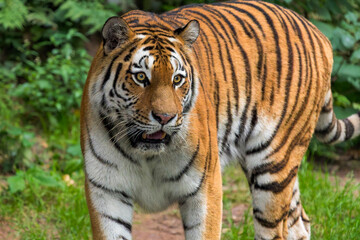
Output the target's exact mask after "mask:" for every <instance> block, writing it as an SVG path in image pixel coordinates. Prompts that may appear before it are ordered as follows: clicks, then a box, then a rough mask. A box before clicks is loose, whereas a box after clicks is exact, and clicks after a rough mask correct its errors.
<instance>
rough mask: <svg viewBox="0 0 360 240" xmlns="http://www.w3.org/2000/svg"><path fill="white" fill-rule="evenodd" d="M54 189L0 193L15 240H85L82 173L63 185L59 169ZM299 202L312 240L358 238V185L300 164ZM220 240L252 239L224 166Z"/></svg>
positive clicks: (241, 180) (242, 188) (240, 181)
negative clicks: (236, 212)
mask: <svg viewBox="0 0 360 240" xmlns="http://www.w3.org/2000/svg"><path fill="white" fill-rule="evenodd" d="M50 174H51V175H52V176H53V177H54V179H57V180H58V181H59V182H60V184H59V185H58V187H46V186H35V187H34V186H32V187H31V186H28V185H26V188H25V190H23V191H22V192H18V193H10V192H9V191H8V190H3V191H2V192H1V193H0V202H1V205H0V220H1V219H2V218H3V219H6V221H8V222H11V224H12V225H11V227H12V228H13V229H14V231H16V235H17V236H18V237H19V239H90V237H91V235H90V232H91V230H90V221H89V217H88V212H87V208H86V201H85V196H84V189H83V181H84V174H83V172H82V170H80V171H76V172H74V173H73V174H72V175H71V176H72V179H74V180H75V185H73V186H67V185H66V184H65V182H64V181H62V180H61V175H60V173H59V172H58V171H53V172H50ZM299 175H300V188H301V192H302V203H303V205H304V206H305V209H306V212H307V213H308V215H309V216H310V218H311V221H312V239H321V240H323V239H331V240H334V239H357V238H358V237H359V236H360V217H359V216H360V198H359V197H358V191H359V189H360V186H359V185H356V184H355V183H353V182H349V181H348V182H347V183H346V184H345V186H344V187H340V186H339V183H337V182H335V183H334V182H331V181H330V180H329V174H324V173H321V172H319V171H318V170H314V169H313V165H312V164H311V163H307V162H304V163H303V165H302V167H301V169H300V171H299ZM223 179H224V213H225V216H227V217H226V218H227V219H226V221H225V223H224V225H223V234H222V239H223V240H238V239H253V238H254V229H253V225H252V208H251V196H250V193H249V191H248V186H247V183H246V179H245V177H244V175H243V173H242V171H241V170H240V168H235V167H232V168H228V169H227V170H226V171H225V174H224V178H223ZM237 204H245V205H246V206H249V207H248V209H247V210H246V211H245V214H244V219H243V220H242V221H241V222H240V223H239V224H234V223H233V222H232V220H231V209H232V207H233V206H235V205H237Z"/></svg>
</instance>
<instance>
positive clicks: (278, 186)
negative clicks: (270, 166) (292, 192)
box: [254, 166, 298, 193]
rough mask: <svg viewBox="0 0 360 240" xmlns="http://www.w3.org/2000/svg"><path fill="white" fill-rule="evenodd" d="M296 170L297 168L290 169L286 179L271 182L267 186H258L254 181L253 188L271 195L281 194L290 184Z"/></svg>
mask: <svg viewBox="0 0 360 240" xmlns="http://www.w3.org/2000/svg"><path fill="white" fill-rule="evenodd" d="M297 170H298V166H296V167H294V168H293V169H291V171H290V172H289V174H288V175H287V177H286V178H285V179H284V180H282V181H281V182H272V183H268V184H263V185H259V184H258V183H257V181H255V184H254V188H255V189H257V190H262V191H271V192H273V193H280V192H282V191H283V190H284V189H285V188H286V187H287V186H288V185H289V183H290V182H291V180H292V179H293V178H294V177H295V176H296V174H297Z"/></svg>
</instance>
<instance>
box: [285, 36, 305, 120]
mask: <svg viewBox="0 0 360 240" xmlns="http://www.w3.org/2000/svg"><path fill="white" fill-rule="evenodd" d="M295 47H296V51H297V54H298V55H297V56H298V59H299V71H298V72H299V79H298V84H297V89H296V97H295V103H294V104H293V105H292V107H291V111H290V114H289V115H288V116H289V118H288V119H287V120H286V122H285V125H286V124H288V123H289V121H290V120H291V118H292V116H293V114H294V111H295V108H296V107H297V105H298V104H297V103H298V101H299V95H300V88H301V85H302V58H301V54H300V49H299V47H298V46H297V44H296V43H295Z"/></svg>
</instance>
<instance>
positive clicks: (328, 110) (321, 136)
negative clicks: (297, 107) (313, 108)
mask: <svg viewBox="0 0 360 240" xmlns="http://www.w3.org/2000/svg"><path fill="white" fill-rule="evenodd" d="M359 135H360V112H358V113H355V114H353V115H351V116H350V117H348V118H345V119H337V118H336V116H335V114H334V110H333V100H332V94H331V90H329V91H328V92H327V94H326V96H325V102H324V105H323V107H322V109H321V112H320V117H319V120H318V122H317V124H316V128H315V136H316V137H317V139H318V140H319V141H320V142H323V143H326V144H335V143H339V142H343V141H346V140H349V139H352V138H355V137H357V136H359Z"/></svg>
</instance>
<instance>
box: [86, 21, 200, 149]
mask: <svg viewBox="0 0 360 240" xmlns="http://www.w3.org/2000/svg"><path fill="white" fill-rule="evenodd" d="M198 35H199V23H198V22H197V21H196V20H193V21H190V22H188V23H187V24H186V25H185V26H184V27H182V28H179V29H177V30H175V31H172V30H165V29H158V30H156V31H147V30H146V29H145V30H136V31H134V30H132V29H131V28H130V27H129V26H128V25H127V23H126V22H125V21H124V20H123V19H122V18H120V17H113V18H110V19H108V20H107V22H106V23H105V25H104V27H103V30H102V37H103V44H102V47H101V48H100V50H99V52H98V54H97V57H98V56H99V57H98V58H99V59H97V62H98V63H97V65H98V68H99V69H101V71H99V73H97V79H96V80H95V81H93V82H94V84H93V85H92V93H93V96H92V97H93V102H96V105H97V106H98V108H99V115H100V119H101V121H102V123H103V125H104V126H105V128H106V129H107V131H108V132H109V136H110V138H111V140H112V141H113V142H114V143H115V144H128V146H129V147H131V148H133V149H135V150H140V152H143V153H146V152H147V153H158V152H161V151H164V150H165V149H166V147H167V146H168V145H170V144H179V143H180V142H181V140H182V141H183V139H184V138H185V137H184V134H185V132H186V125H187V124H186V122H187V115H188V113H189V111H190V110H191V108H192V106H193V104H194V102H195V99H196V93H197V77H196V73H195V71H194V68H193V67H192V64H191V59H190V56H191V55H192V44H193V43H194V42H195V40H196V38H197V37H198Z"/></svg>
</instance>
